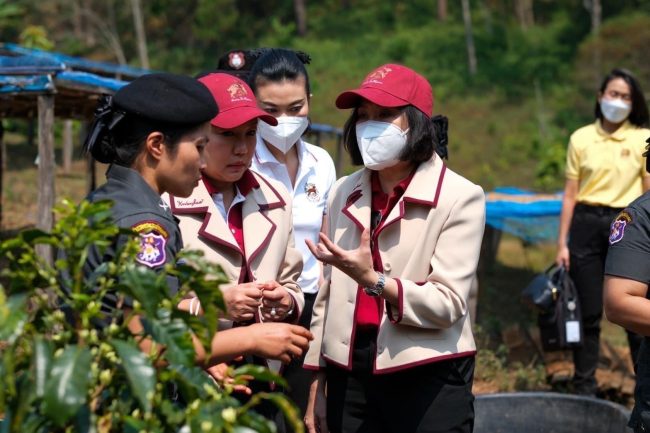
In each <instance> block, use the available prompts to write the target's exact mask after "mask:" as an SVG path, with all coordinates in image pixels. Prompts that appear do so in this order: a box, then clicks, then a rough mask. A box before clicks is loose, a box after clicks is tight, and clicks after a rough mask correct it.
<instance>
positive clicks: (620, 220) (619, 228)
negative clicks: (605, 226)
mask: <svg viewBox="0 0 650 433" xmlns="http://www.w3.org/2000/svg"><path fill="white" fill-rule="evenodd" d="M630 222H632V217H631V216H630V214H628V213H627V212H625V211H623V212H621V213H620V214H619V215H618V216H617V217H616V219H615V220H614V222H613V223H612V226H611V228H610V231H609V244H610V245H614V244H615V243H616V242H618V241H620V240H621V239H623V235H624V234H625V227H627V225H628V223H630Z"/></svg>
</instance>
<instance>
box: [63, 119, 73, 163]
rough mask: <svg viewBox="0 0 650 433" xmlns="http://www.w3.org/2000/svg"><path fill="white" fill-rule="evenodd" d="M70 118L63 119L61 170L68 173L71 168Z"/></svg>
mask: <svg viewBox="0 0 650 433" xmlns="http://www.w3.org/2000/svg"><path fill="white" fill-rule="evenodd" d="M72 148H73V145H72V120H69V119H67V120H64V121H63V172H64V173H65V174H70V171H71V170H72Z"/></svg>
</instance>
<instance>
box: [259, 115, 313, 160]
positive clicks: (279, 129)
mask: <svg viewBox="0 0 650 433" xmlns="http://www.w3.org/2000/svg"><path fill="white" fill-rule="evenodd" d="M277 119H278V124H277V126H272V125H269V124H268V123H266V122H264V121H261V122H259V123H258V124H257V132H259V134H260V135H261V136H262V138H263V139H264V141H266V142H267V143H270V144H271V145H273V147H275V148H277V149H278V150H279V151H281V152H282V153H287V152H288V151H289V149H291V147H292V146H293V145H294V144H296V142H297V141H298V140H299V139H300V137H301V136H302V134H303V133H304V132H305V130H306V129H307V126H309V119H307V117H306V116H280V117H278V118H277Z"/></svg>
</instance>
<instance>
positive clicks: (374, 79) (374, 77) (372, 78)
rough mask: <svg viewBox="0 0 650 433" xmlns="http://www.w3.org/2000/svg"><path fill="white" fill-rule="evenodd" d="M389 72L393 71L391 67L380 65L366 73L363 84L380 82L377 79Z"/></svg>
mask: <svg viewBox="0 0 650 433" xmlns="http://www.w3.org/2000/svg"><path fill="white" fill-rule="evenodd" d="M391 72H393V70H392V69H391V68H389V67H388V66H382V67H380V68H378V69H376V70H375V71H373V72H371V73H370V74H369V75H368V77H367V78H366V81H365V82H364V83H363V84H367V83H378V84H381V81H379V80H383V79H384V78H386V76H387V75H388V74H390V73H391Z"/></svg>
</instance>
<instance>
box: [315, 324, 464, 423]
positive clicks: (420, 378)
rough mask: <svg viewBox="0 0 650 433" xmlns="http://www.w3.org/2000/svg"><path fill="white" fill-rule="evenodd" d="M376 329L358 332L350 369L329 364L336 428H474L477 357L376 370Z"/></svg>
mask: <svg viewBox="0 0 650 433" xmlns="http://www.w3.org/2000/svg"><path fill="white" fill-rule="evenodd" d="M375 348H376V332H363V331H361V332H357V335H356V337H355V345H354V349H353V355H352V371H348V370H345V369H343V368H340V367H336V366H334V365H328V366H327V370H326V374H327V425H328V427H329V429H330V432H332V433H434V432H435V433H442V432H459V433H460V432H463V433H464V432H472V430H473V428H474V396H473V395H472V382H473V379H474V357H463V358H456V359H450V360H444V361H438V362H434V363H431V364H426V365H422V366H418V367H412V368H408V369H405V370H402V371H398V372H395V373H388V374H373V371H372V368H373V367H372V366H373V362H374V356H375Z"/></svg>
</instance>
